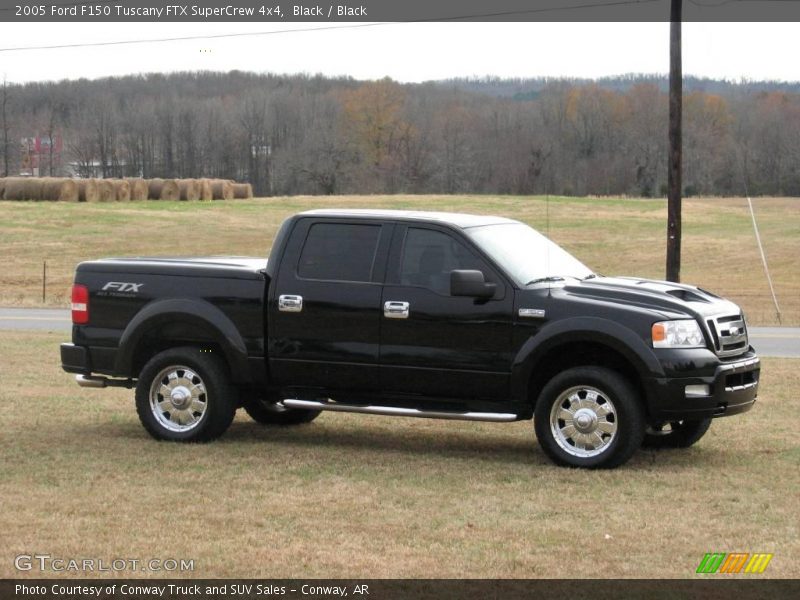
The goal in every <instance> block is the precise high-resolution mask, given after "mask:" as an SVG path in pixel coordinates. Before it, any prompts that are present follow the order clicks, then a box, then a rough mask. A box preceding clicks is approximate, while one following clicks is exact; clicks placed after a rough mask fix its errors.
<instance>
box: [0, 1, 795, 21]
mask: <svg viewBox="0 0 800 600" xmlns="http://www.w3.org/2000/svg"><path fill="white" fill-rule="evenodd" d="M671 1H672V0H333V1H331V0H288V1H284V0H167V1H164V0H162V1H158V0H0V21H5V22H14V21H17V22H22V21H25V22H93V21H100V22H112V21H113V22H159V21H163V22H187V23H204V22H264V23H281V22H315V23H337V22H468V21H478V22H489V21H498V22H514V21H523V22H524V21H527V22H533V21H561V22H565V21H573V22H587V21H604V22H637V21H638V22H642V21H668V20H669V15H670V3H671ZM682 2H683V20H684V21H710V22H720V21H740V22H747V21H763V22H769V21H776V22H783V21H800V1H798V0H682Z"/></svg>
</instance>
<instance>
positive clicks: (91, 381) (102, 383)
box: [75, 375, 136, 390]
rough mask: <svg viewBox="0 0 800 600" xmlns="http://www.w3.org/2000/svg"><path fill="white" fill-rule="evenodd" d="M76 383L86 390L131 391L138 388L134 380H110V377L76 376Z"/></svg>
mask: <svg viewBox="0 0 800 600" xmlns="http://www.w3.org/2000/svg"><path fill="white" fill-rule="evenodd" d="M75 382H76V383H77V384H78V385H79V386H81V387H84V388H106V387H124V388H128V389H129V390H130V389H132V388H134V387H136V382H135V381H134V380H133V379H109V378H108V377H90V376H87V375H76V376H75Z"/></svg>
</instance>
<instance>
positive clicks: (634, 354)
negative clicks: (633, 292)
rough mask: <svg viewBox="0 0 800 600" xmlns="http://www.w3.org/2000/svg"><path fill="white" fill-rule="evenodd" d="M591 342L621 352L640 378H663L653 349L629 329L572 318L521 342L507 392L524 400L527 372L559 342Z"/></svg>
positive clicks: (521, 400)
mask: <svg viewBox="0 0 800 600" xmlns="http://www.w3.org/2000/svg"><path fill="white" fill-rule="evenodd" d="M580 341H591V342H596V343H598V344H602V345H604V346H607V347H609V348H611V349H613V350H615V351H616V352H618V353H619V354H620V355H622V356H623V357H624V358H625V359H626V360H627V361H628V362H629V363H630V364H631V365H632V366H633V368H634V369H635V370H636V372H637V373H638V374H639V376H640V377H642V378H647V377H664V370H663V368H662V366H661V363H660V362H659V360H658V358H657V357H656V355H655V353H654V352H653V349H652V348H650V347H649V346H648V345H647V343H646V341H645V340H644V339H642V338H641V337H640V336H638V335H637V334H636V333H635V332H634V331H633V330H631V329H630V328H628V327H626V326H624V325H622V324H620V323H618V322H616V321H611V320H609V319H602V318H599V317H573V318H570V319H563V320H559V321H555V322H553V323H552V324H547V325H544V326H543V327H542V328H541V329H539V331H538V332H537V333H536V334H535V335H532V336H531V337H530V338H528V340H527V341H526V342H525V343H524V344H523V345H522V347H521V348H520V350H519V352H518V353H517V355H516V356H515V357H514V361H513V363H512V366H511V395H512V398H514V399H516V400H517V401H520V402H527V401H528V384H529V382H530V380H531V375H532V374H533V372H534V369H535V368H536V365H537V364H539V363H540V362H541V361H542V360H543V359H544V358H546V356H547V354H548V352H549V351H551V350H553V349H554V348H556V347H558V346H561V345H563V344H568V343H571V342H580Z"/></svg>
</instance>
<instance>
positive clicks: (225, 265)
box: [61, 210, 760, 467]
mask: <svg viewBox="0 0 800 600" xmlns="http://www.w3.org/2000/svg"><path fill="white" fill-rule="evenodd" d="M72 318H73V323H74V326H73V328H72V343H71V344H63V345H62V346H61V361H62V365H63V368H64V370H66V371H68V372H71V373H78V374H79V375H78V377H77V379H78V383H79V384H80V385H82V386H86V387H106V386H109V385H121V386H126V387H135V388H136V394H135V396H136V408H137V411H138V413H139V418H140V419H141V421H142V424H143V425H144V427H145V429H146V430H147V431H148V432H149V433H150V434H151V435H152V436H154V437H155V438H158V439H165V440H181V441H206V440H211V439H213V438H216V437H218V436H220V435H221V434H222V433H223V432H224V431H225V430H226V429H227V428H228V426H229V425H230V424H231V421H232V420H233V416H234V413H235V412H236V410H237V408H238V407H239V406H243V407H244V409H245V410H246V411H247V413H248V414H249V415H250V416H251V417H252V418H253V419H255V420H256V421H258V422H260V423H268V424H278V425H292V424H298V423H307V422H309V421H311V420H313V419H314V418H316V417H317V415H319V413H320V411H323V410H333V411H345V412H356V413H368V414H380V415H397V416H414V417H432V418H441V419H466V420H476V421H517V420H520V419H531V418H533V419H534V428H535V431H536V437H537V438H538V440H539V443H540V445H541V447H542V449H543V450H544V451H545V453H546V454H547V455H548V456H549V457H550V458H551V459H552V460H553V461H555V462H556V463H558V464H561V465H569V466H578V467H615V466H618V465H620V464H622V463H624V462H625V461H627V460H628V459H629V458H630V457H631V455H632V454H633V453H634V452H635V451H636V449H637V448H639V447H640V446H641V445H642V444H643V443H644V444H645V445H648V446H651V447H652V446H656V447H686V446H690V445H691V444H693V443H694V442H696V441H697V440H699V439H700V438H701V437H702V436H703V434H704V433H705V432H706V430H707V429H708V427H709V425H710V423H711V419H712V418H714V417H723V416H728V415H735V414H737V413H741V412H744V411H746V410H749V409H750V408H751V407H752V406H753V403H754V402H755V399H756V393H757V389H758V378H759V369H760V363H759V359H758V358H757V356H756V354H755V352H754V350H753V348H751V347H750V345H749V343H748V337H747V328H746V324H745V321H744V317H743V315H742V312H741V310H740V309H739V307H738V306H736V305H735V304H732V303H731V302H728V301H727V300H724V299H722V298H719V297H717V296H715V295H714V294H711V293H709V292H706V291H703V290H701V289H698V288H696V287H692V286H688V285H680V284H674V283H668V282H662V281H650V280H643V279H634V278H627V277H625V278H623V277H615V278H610V277H602V276H599V275H596V274H594V273H592V271H591V270H590V269H589V268H587V267H586V266H584V265H583V264H582V263H581V262H579V261H578V260H577V259H575V258H574V257H572V256H571V255H570V254H568V253H567V252H566V251H564V250H563V249H561V248H560V247H558V246H557V245H555V244H553V243H552V242H550V241H549V240H548V239H547V238H545V237H544V236H542V235H540V234H539V233H537V232H536V231H534V230H533V229H531V228H530V227H528V226H527V225H524V224H522V223H519V222H517V221H513V220H510V219H504V218H497V217H487V216H473V215H462V214H448V213H425V212H404V211H374V210H320V211H310V212H305V213H301V214H298V215H295V216H293V217H291V218H289V219H287V220H286V221H285V222H284V223H283V225H282V226H281V228H280V231H279V232H278V234H277V236H276V238H275V242H274V244H273V247H272V254H271V255H270V257H269V260H268V261H265V260H264V259H256V258H235V257H230V258H229V257H220V258H188V259H166V258H137V259H124V258H123V259H108V260H98V261H91V262H85V263H81V264H80V265H79V266H78V269H77V273H76V275H75V285H74V287H73V291H72Z"/></svg>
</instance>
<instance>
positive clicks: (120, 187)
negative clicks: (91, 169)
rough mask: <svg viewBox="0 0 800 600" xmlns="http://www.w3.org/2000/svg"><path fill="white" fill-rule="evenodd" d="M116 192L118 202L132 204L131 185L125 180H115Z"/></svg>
mask: <svg viewBox="0 0 800 600" xmlns="http://www.w3.org/2000/svg"><path fill="white" fill-rule="evenodd" d="M112 183H113V184H114V192H115V194H116V200H117V202H130V201H131V184H130V183H128V182H127V181H125V180H124V179H115V180H114V181H113V182H112Z"/></svg>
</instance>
